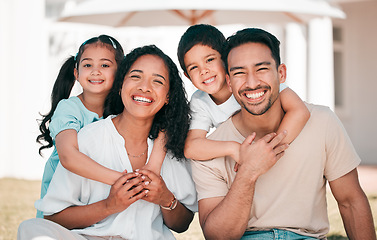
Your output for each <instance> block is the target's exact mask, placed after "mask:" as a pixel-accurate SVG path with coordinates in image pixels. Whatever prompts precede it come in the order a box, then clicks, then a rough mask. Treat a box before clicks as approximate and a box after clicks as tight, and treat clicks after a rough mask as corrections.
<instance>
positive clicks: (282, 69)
mask: <svg viewBox="0 0 377 240" xmlns="http://www.w3.org/2000/svg"><path fill="white" fill-rule="evenodd" d="M278 74H279V82H280V83H283V82H285V80H287V66H286V65H285V64H284V63H282V64H280V66H279V67H278Z"/></svg>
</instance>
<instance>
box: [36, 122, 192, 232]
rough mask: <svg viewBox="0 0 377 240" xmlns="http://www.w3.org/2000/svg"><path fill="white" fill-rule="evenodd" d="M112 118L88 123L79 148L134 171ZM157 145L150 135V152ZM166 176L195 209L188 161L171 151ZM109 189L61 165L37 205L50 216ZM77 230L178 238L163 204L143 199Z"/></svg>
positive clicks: (118, 167) (118, 168)
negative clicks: (165, 219) (165, 216)
mask: <svg viewBox="0 0 377 240" xmlns="http://www.w3.org/2000/svg"><path fill="white" fill-rule="evenodd" d="M113 117H114V116H110V117H108V118H106V119H104V120H100V121H98V122H95V123H92V124H89V125H87V126H86V127H84V128H83V129H82V130H81V131H80V132H79V134H78V143H79V148H80V151H81V152H83V153H84V154H86V155H87V156H89V157H90V158H92V159H93V160H95V161H97V162H98V163H100V164H102V165H103V166H105V167H108V168H110V169H114V170H116V171H119V172H123V171H124V170H125V169H126V170H127V172H132V167H131V163H130V161H129V159H128V155H127V152H126V148H125V147H124V146H125V142H124V139H123V137H122V136H121V135H120V134H119V133H118V132H117V130H116V128H115V126H114V124H113V122H112V120H111V119H112V118H113ZM152 148H153V141H152V140H150V139H148V156H150V154H151V151H152ZM148 160H149V158H148ZM161 176H162V178H163V179H164V181H165V183H166V185H167V187H168V189H169V190H170V191H171V192H172V193H173V194H174V195H175V196H176V198H177V199H178V200H179V201H180V202H181V203H182V204H184V205H185V206H186V207H187V208H188V209H190V210H191V211H194V212H195V211H197V200H196V191H195V185H194V182H193V180H192V178H191V169H190V164H189V163H188V162H187V161H185V160H181V161H177V160H176V159H174V158H173V157H172V155H171V154H170V153H168V154H166V157H165V160H164V163H163V165H162V168H161ZM110 187H111V186H110V185H107V184H104V183H101V182H97V181H93V180H89V179H86V178H83V177H81V176H79V175H76V174H74V173H72V172H70V171H68V170H66V169H65V168H64V167H63V166H62V165H61V164H60V163H59V165H58V167H57V169H56V172H55V174H54V176H53V178H52V181H51V184H50V186H49V189H48V192H47V194H46V196H45V197H44V198H43V199H41V200H38V201H36V203H35V207H36V208H37V209H38V210H41V211H43V212H44V214H45V215H52V214H54V213H57V212H59V211H61V210H63V209H65V208H67V207H69V206H82V205H87V204H91V203H95V202H98V201H100V200H103V199H105V198H107V196H108V195H109V192H110ZM72 217H73V218H74V216H72ZM73 231H75V232H77V233H80V234H87V235H93V236H121V237H123V238H126V239H174V236H173V234H172V233H171V232H170V230H169V229H168V228H167V227H166V226H165V225H164V224H163V218H162V214H161V210H160V207H159V206H158V205H156V204H152V203H149V202H147V201H144V200H139V201H137V202H135V203H134V204H132V205H131V206H130V207H128V208H127V209H126V210H124V211H123V212H120V213H117V214H113V215H110V216H109V217H107V218H105V219H103V220H102V221H100V222H98V223H96V224H94V225H92V226H90V227H87V228H84V229H79V230H73Z"/></svg>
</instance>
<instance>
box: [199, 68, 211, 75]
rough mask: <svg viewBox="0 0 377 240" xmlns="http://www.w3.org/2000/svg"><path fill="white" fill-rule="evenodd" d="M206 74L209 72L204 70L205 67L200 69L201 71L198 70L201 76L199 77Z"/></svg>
mask: <svg viewBox="0 0 377 240" xmlns="http://www.w3.org/2000/svg"><path fill="white" fill-rule="evenodd" d="M208 72H209V70H208V68H206V67H202V68H201V70H200V74H201V75H204V74H206V73H208Z"/></svg>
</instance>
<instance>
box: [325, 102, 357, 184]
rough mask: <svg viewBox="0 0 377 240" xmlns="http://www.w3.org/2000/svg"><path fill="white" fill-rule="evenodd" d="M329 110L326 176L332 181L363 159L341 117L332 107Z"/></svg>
mask: <svg viewBox="0 0 377 240" xmlns="http://www.w3.org/2000/svg"><path fill="white" fill-rule="evenodd" d="M327 109H328V108H327ZM328 112H329V114H328V116H329V117H328V122H327V127H326V128H327V129H326V155H327V158H326V159H327V162H326V166H325V176H326V178H327V180H328V181H330V182H331V181H333V180H336V179H338V178H340V177H342V176H344V175H345V174H347V173H349V172H350V171H352V170H353V169H355V168H356V167H357V166H358V165H359V164H360V162H361V159H360V157H359V156H358V154H357V153H356V150H355V148H354V146H353V145H352V142H351V139H350V138H349V136H348V135H347V132H346V130H345V129H344V127H343V124H342V123H341V121H340V120H339V118H338V117H337V116H336V115H335V113H333V112H332V111H331V110H330V109H328Z"/></svg>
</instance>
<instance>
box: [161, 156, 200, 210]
mask: <svg viewBox="0 0 377 240" xmlns="http://www.w3.org/2000/svg"><path fill="white" fill-rule="evenodd" d="M166 155H167V157H166V158H165V160H164V166H163V168H162V177H163V178H164V180H165V183H166V186H167V188H168V189H169V190H170V191H171V192H172V193H173V194H174V195H175V197H176V198H177V199H178V200H179V201H180V202H181V203H182V204H183V205H185V206H186V207H187V208H188V209H190V210H191V211H192V212H197V211H198V204H197V203H198V202H197V198H196V190H195V184H194V181H193V180H192V177H191V166H190V163H189V160H187V161H186V160H179V161H178V160H176V159H175V158H172V157H171V155H170V153H168V154H166ZM167 161H169V164H166V163H165V162H167Z"/></svg>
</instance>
